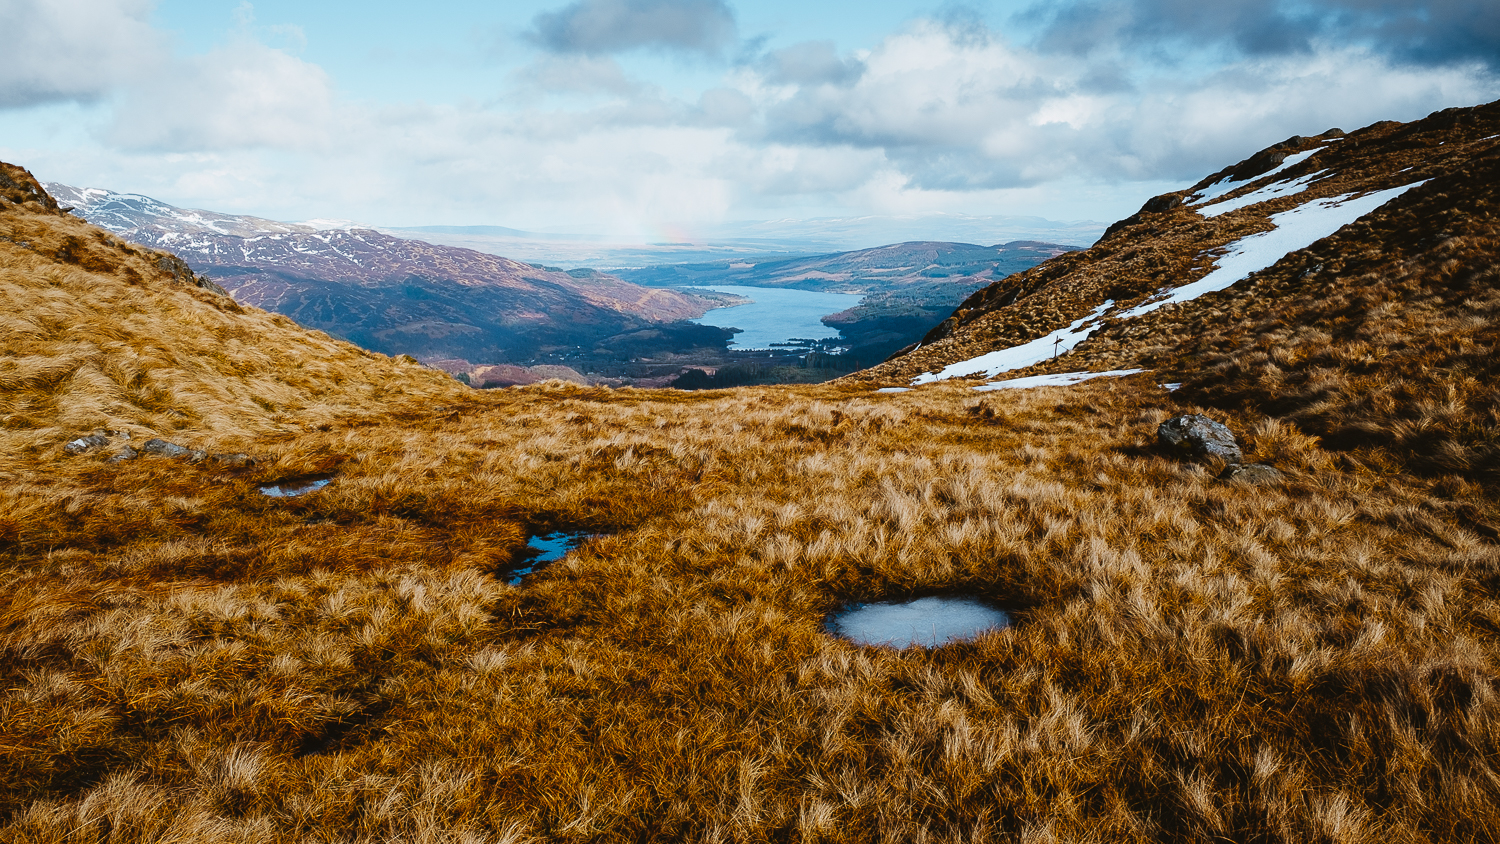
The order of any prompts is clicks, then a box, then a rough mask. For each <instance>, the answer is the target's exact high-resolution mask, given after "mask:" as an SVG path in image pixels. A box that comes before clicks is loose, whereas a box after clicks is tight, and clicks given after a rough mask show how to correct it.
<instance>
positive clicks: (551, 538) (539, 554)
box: [506, 531, 599, 586]
mask: <svg viewBox="0 0 1500 844" xmlns="http://www.w3.org/2000/svg"><path fill="white" fill-rule="evenodd" d="M598 535H599V534H597V533H564V532H561V531H558V532H556V533H544V534H540V535H533V536H531V537H529V538H528V539H527V540H526V547H527V549H528V550H526V551H523V552H522V553H523V554H524V555H525V563H523V564H522V565H520V566H518V567H516V568H514V569H512V570H511V572H510V575H509V576H508V577H507V578H506V582H507V583H509V584H510V585H512V586H516V585H519V584H520V582H521V579H522V578H524V577H526V575H528V574H531V573H532V572H534V571H536V570H537V569H539V568H543V567H544V566H546V565H547V564H548V563H550V562H552V561H554V560H561V559H562V558H563V557H565V556H567V554H568V552H569V551H572V550H573V549H575V548H577V547H578V546H580V545H582V544H583V543H585V542H587V541H589V540H590V539H593V538H594V537H596V536H598Z"/></svg>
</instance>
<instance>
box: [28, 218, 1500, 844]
mask: <svg viewBox="0 0 1500 844" xmlns="http://www.w3.org/2000/svg"><path fill="white" fill-rule="evenodd" d="M3 216H4V214H3V211H0V218H3ZM62 222H63V224H66V225H72V224H71V223H68V222H67V221H66V220H63V221H62ZM21 239H24V238H21ZM32 242H33V243H35V241H32ZM43 254H45V253H42V252H37V251H36V250H35V248H34V247H33V248H23V249H19V250H10V249H9V247H8V246H6V244H5V243H4V242H0V255H3V256H4V260H5V261H6V262H7V263H6V264H5V265H4V266H5V268H4V270H3V272H0V282H3V283H4V284H5V285H6V288H5V290H6V294H5V295H7V296H11V295H15V296H22V297H26V298H24V300H21V301H24V302H26V303H27V307H25V308H20V309H17V310H16V311H14V312H12V311H10V310H8V311H7V314H6V316H5V318H6V319H23V320H32V322H29V323H26V324H27V325H32V326H33V327H31V328H27V329H25V330H24V331H19V332H12V331H9V330H8V331H7V332H6V333H5V334H4V335H0V336H3V337H4V338H5V340H4V342H6V343H7V344H10V343H15V344H17V345H16V346H14V347H12V346H9V345H8V346H7V347H6V354H5V357H4V358H0V365H3V366H5V367H8V368H7V369H5V370H4V371H5V372H7V373H17V372H22V371H23V370H22V369H21V367H23V366H24V367H30V368H29V369H25V370H24V371H25V372H59V373H63V374H62V375H58V376H56V377H52V376H49V377H48V378H43V377H40V376H28V377H24V378H23V377H20V376H16V375H7V376H6V379H7V380H4V381H3V382H0V401H4V402H6V405H5V408H6V409H5V413H4V417H3V418H4V427H3V428H0V437H3V442H0V446H3V448H0V475H3V477H4V480H5V483H4V484H3V486H0V496H3V498H0V840H5V841H16V842H58V844H61V842H70V844H71V843H72V842H101V844H102V842H127V841H140V842H147V841H153V842H154V841H164V840H172V841H179V840H180V841H195V842H196V841H223V842H283V841H285V842H293V841H296V842H375V841H410V842H476V844H477V842H528V841H682V840H690V841H808V842H811V841H828V842H839V841H846V842H869V841H892V842H895V841H902V842H906V841H990V840H1001V841H1027V842H1031V841H1036V842H1040V841H1048V840H1058V841H1064V840H1066V841H1099V842H1104V841H1109V842H1114V841H1161V840H1169V841H1200V840H1214V839H1227V840H1245V841H1267V842H1271V841H1286V842H1292V841H1296V842H1301V841H1340V842H1372V841H1380V842H1382V843H1384V842H1428V841H1455V842H1456V841H1483V840H1494V839H1496V838H1500V812H1497V811H1496V809H1495V807H1496V806H1497V805H1500V718H1497V715H1500V712H1497V708H1500V695H1497V683H1496V657H1497V654H1500V642H1497V638H1496V637H1497V633H1500V600H1497V598H1500V578H1497V575H1496V572H1497V571H1500V545H1497V542H1496V533H1495V531H1494V529H1493V527H1490V526H1493V525H1495V524H1500V512H1497V510H1500V508H1497V505H1496V503H1495V502H1496V496H1495V494H1494V493H1495V486H1494V485H1493V483H1491V482H1490V481H1489V480H1488V479H1487V478H1486V477H1485V476H1483V475H1477V474H1469V473H1464V472H1461V471H1457V470H1455V471H1451V472H1448V473H1445V474H1444V473H1439V474H1436V475H1408V474H1399V473H1392V472H1390V471H1388V470H1387V469H1385V468H1383V467H1382V464H1381V463H1380V461H1379V459H1377V458H1378V456H1379V454H1380V453H1381V451H1380V449H1381V448H1383V447H1382V446H1371V445H1354V446H1350V447H1349V448H1350V449H1351V450H1348V451H1344V452H1332V451H1329V450H1327V449H1326V448H1325V446H1324V444H1323V443H1322V442H1320V441H1319V439H1317V438H1316V437H1314V436H1312V435H1310V434H1309V433H1307V432H1306V431H1305V430H1304V429H1302V428H1301V427H1299V425H1298V424H1297V423H1296V422H1295V421H1288V420H1287V419H1285V418H1278V417H1276V416H1274V415H1268V414H1266V413H1264V412H1262V411H1260V410H1258V409H1257V408H1256V407H1255V406H1253V405H1246V406H1244V407H1239V408H1235V409H1233V410H1232V411H1230V412H1228V413H1217V415H1220V416H1222V417H1224V418H1226V419H1227V420H1228V421H1229V422H1230V423H1231V425H1232V426H1233V427H1235V429H1236V430H1239V431H1241V432H1242V433H1243V434H1244V437H1243V439H1244V441H1245V444H1246V446H1247V451H1248V454H1249V457H1250V458H1251V459H1256V460H1266V461H1269V462H1273V463H1274V464H1275V465H1277V466H1278V467H1279V468H1281V469H1282V470H1283V471H1284V472H1285V473H1286V474H1287V479H1286V480H1285V481H1283V482H1282V483H1280V484H1276V485H1271V486H1260V487H1251V486H1246V485H1241V484H1235V483H1223V482H1218V481H1215V480H1214V474H1215V472H1214V467H1201V466H1196V465H1193V464H1186V463H1182V462H1178V461H1176V460H1173V459H1169V458H1167V457H1164V456H1162V455H1160V454H1158V453H1157V452H1156V451H1155V450H1154V448H1153V446H1152V440H1153V435H1154V430H1155V427H1156V425H1157V424H1158V423H1160V422H1161V421H1162V420H1164V419H1165V418H1167V417H1168V416H1169V415H1172V414H1175V413H1179V412H1184V411H1193V410H1199V409H1201V408H1198V407H1196V406H1193V405H1191V404H1188V403H1187V402H1186V401H1184V400H1183V399H1182V398H1180V396H1181V395H1182V394H1181V393H1179V394H1169V393H1166V392H1164V391H1162V390H1159V389H1157V388H1155V387H1154V385H1153V382H1152V380H1151V379H1152V376H1151V375H1141V376H1135V377H1133V378H1128V379H1123V380H1116V381H1111V382H1103V381H1094V382H1089V383H1087V384H1084V385H1080V386H1077V387H1073V388H1066V389H1062V388H1049V389H1039V390H1031V391H1018V392H1003V393H991V394H985V396H984V397H983V398H982V399H981V398H979V396H978V395H977V394H975V393H972V392H970V391H968V390H966V389H964V388H963V387H962V386H961V385H955V384H942V385H936V386H932V387H927V388H923V389H922V390H919V391H915V392H909V393H903V394H884V395H883V394H875V393H872V392H870V391H869V389H868V388H867V387H862V386H857V385H823V386H816V387H782V388H746V389H740V390H734V391H719V392H705V393H672V392H650V391H639V390H618V391H611V390H606V389H585V388H579V387H574V386H568V385H561V384H557V383H552V384H546V385H541V386H538V387H531V388H525V389H520V390H507V391H492V392H477V391H472V392H471V391H459V390H457V389H456V388H455V387H454V386H451V382H446V381H443V380H442V379H443V376H440V375H436V374H432V373H428V372H426V371H425V370H422V369H420V368H418V367H415V366H409V365H405V364H400V363H397V362H392V361H389V360H386V359H382V358H378V357H374V356H367V355H363V354H361V353H359V352H357V351H356V350H353V349H351V348H350V347H348V346H345V345H342V344H338V343H334V342H332V341H328V340H326V339H325V338H322V337H320V336H319V335H315V334H308V333H303V332H298V331H297V330H296V329H295V328H293V327H291V326H288V325H286V324H284V323H282V322H280V321H278V320H276V319H275V318H272V317H268V316H265V315H263V314H260V313H258V312H247V313H244V314H238V313H234V308H233V306H232V305H231V304H230V303H226V302H224V301H223V300H221V299H220V298H218V297H216V296H214V295H213V294H211V293H208V292H203V291H201V290H199V289H198V288H195V287H189V286H187V285H185V284H183V283H182V282H180V281H178V280H176V279H173V280H171V281H168V280H167V279H164V278H161V277H159V276H157V277H152V276H147V275H146V274H145V272H144V271H142V270H138V272H139V273H140V275H141V279H140V280H139V281H136V282H132V281H131V279H130V278H129V276H128V274H126V273H124V272H123V271H119V272H110V271H106V270H104V269H101V270H98V271H88V270H86V269H82V268H78V267H76V266H74V265H71V264H69V265H67V266H61V264H63V263H66V262H63V261H60V260H59V261H51V262H49V261H45V260H41V259H40V258H37V257H35V256H38V255H43ZM28 262H30V263H28ZM91 303H95V304H91ZM131 309H135V310H134V311H132V310H131ZM33 311H34V312H35V313H36V314H38V315H48V314H50V316H47V317H46V318H45V319H44V318H43V317H42V316H34V315H33V314H32V312H33ZM132 313H133V314H134V316H132ZM17 314H19V316H17ZM108 314H113V315H115V317H117V318H116V319H110V318H108ZM49 320H50V321H49ZM235 325H239V326H247V327H248V328H247V329H246V330H247V331H248V334H246V335H245V336H244V337H243V339H241V340H240V342H241V343H242V344H243V346H244V348H243V349H241V350H240V352H238V353H236V354H233V355H226V354H223V353H222V349H223V348H224V347H225V346H227V345H228V342H229V340H230V339H233V337H232V335H231V334H230V333H229V332H230V331H231V329H232V326H235ZM188 326H191V327H188ZM215 332H220V333H215ZM13 348H14V349H17V350H20V349H25V350H27V351H26V352H25V353H24V354H22V353H20V352H19V351H12V349H13ZM84 348H88V349H92V351H90V352H88V354H84V353H83V352H82V351H80V350H81V349H84ZM242 360H243V361H249V362H248V363H243V364H242V363H240V361H242ZM28 361H30V362H29V363H28ZM133 361H134V362H135V363H132V362H133ZM141 361H145V362H144V363H142V362H141ZM75 362H76V365H75ZM299 365H300V368H299ZM128 366H136V367H138V369H136V370H133V371H134V372H135V373H136V374H135V375H132V376H130V377H129V378H126V377H124V375H123V374H122V373H126V372H129V371H132V370H128V369H126V368H125V367H128ZM237 366H243V367H245V368H244V369H243V370H241V369H236V368H235V367H237ZM70 367H71V368H70ZM79 373H83V374H82V375H80V374H79ZM319 373H321V374H319ZM49 378H51V380H49ZM145 385H151V386H150V389H147V388H146V386H145ZM318 391H322V392H321V393H320V392H318ZM257 399H260V400H263V401H264V402H265V403H268V404H270V405H271V406H270V407H266V406H264V405H263V404H262V403H261V401H257ZM80 408H81V409H80ZM172 410H178V411H179V412H180V413H182V414H184V415H185V417H186V419H185V420H184V421H183V425H182V426H181V427H177V422H176V421H174V420H179V417H178V415H177V414H174V413H172V412H171V411H172ZM1350 412H1351V413H1352V414H1357V413H1358V412H1359V411H1358V409H1357V408H1355V409H1353V410H1351V411H1350ZM90 414H93V415H90ZM130 426H135V427H134V428H131V430H135V431H137V432H139V434H142V435H144V434H147V433H154V434H159V435H169V434H170V435H172V436H176V437H178V438H179V439H184V440H188V441H191V443H192V444H199V445H203V446H204V447H209V448H216V449H220V450H227V449H228V448H231V447H232V448H236V449H241V450H244V451H248V452H251V453H253V454H257V455H261V456H263V458H264V459H262V460H261V461H260V462H258V463H257V464H255V465H254V466H252V467H250V468H248V469H241V470H235V471H230V470H228V469H225V468H223V467H222V466H219V465H218V464H214V463H212V462H207V461H205V462H202V463H198V464H188V463H185V462H181V461H176V460H171V459H167V458H164V457H154V456H147V457H141V458H139V459H136V460H131V461H126V462H120V463H111V462H108V460H107V457H106V456H105V455H102V454H86V455H78V456H65V455H63V454H62V452H61V449H60V444H61V442H62V441H63V440H64V439H65V438H66V437H68V436H70V435H73V434H75V433H76V432H77V430H76V429H77V428H91V427H113V428H129V427H130ZM328 473H333V474H334V481H333V483H332V484H331V485H330V486H328V487H327V488H326V489H323V490H322V491H320V492H317V493H314V494H311V495H307V496H305V497H299V498H290V499H279V500H278V499H271V498H267V497H265V496H262V495H260V494H259V493H258V492H257V491H256V488H255V484H256V483H258V482H265V481H271V480H278V479H283V478H292V477H304V476H309V475H314V474H328ZM554 529H576V530H585V531H589V532H593V533H596V534H598V536H596V537H595V538H594V539H592V540H590V541H589V542H588V543H586V544H585V545H584V546H583V547H582V548H581V549H580V550H579V551H577V552H575V553H574V554H572V555H570V556H569V557H567V558H566V559H564V560H563V561H561V562H559V563H556V564H554V565H552V566H551V567H549V568H544V569H542V570H540V571H539V572H537V573H536V574H534V575H532V576H530V577H529V578H528V579H526V580H525V581H523V582H522V583H521V584H520V585H519V586H512V585H510V584H508V583H507V582H506V579H505V577H504V576H503V575H505V574H506V573H508V572H509V571H510V569H511V568H512V567H513V566H514V565H515V563H516V559H517V552H518V550H519V549H520V547H521V545H522V544H523V543H524V541H525V536H526V534H527V533H528V532H542V531H549V530H554ZM943 593H965V594H977V595H980V596H983V597H986V598H990V599H992V600H994V601H996V602H999V603H1001V604H1003V605H1005V606H1007V607H1009V608H1011V609H1013V610H1014V611H1015V617H1016V619H1017V623H1016V624H1015V626H1013V627H1011V628H1009V629H1007V630H1004V631H1000V632H995V633H991V634H988V635H986V636H984V637H982V638H980V639H978V640H975V641H973V642H970V643H966V644H958V645H951V646H948V647H945V648H941V649H936V650H931V651H924V650H915V651H905V652H898V651H893V650H887V649H879V648H864V647H859V646H856V645H853V644H850V643H847V642H844V641H842V640H838V639H835V638H833V637H830V636H829V635H827V634H826V633H825V632H824V628H823V622H824V619H825V618H826V616H827V614H828V613H829V612H830V611H832V610H834V609H835V608H836V607H838V606H839V605H840V604H841V603H842V602H843V601H846V600H849V599H860V600H869V599H879V598H885V597H891V598H895V597H905V596H915V595H924V594H943Z"/></svg>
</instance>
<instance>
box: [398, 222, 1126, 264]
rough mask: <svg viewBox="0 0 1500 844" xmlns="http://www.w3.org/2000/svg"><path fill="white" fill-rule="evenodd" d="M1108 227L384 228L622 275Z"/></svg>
mask: <svg viewBox="0 0 1500 844" xmlns="http://www.w3.org/2000/svg"><path fill="white" fill-rule="evenodd" d="M1104 228H1105V224H1104V223H1099V222H1094V221H1092V220H1082V221H1074V222H1059V221H1056V220H1047V219H1044V218H1041V217H980V216H968V215H962V214H927V215H921V216H905V217H895V216H859V217H821V218H814V219H783V220H755V221H736V222H727V223H715V224H711V225H674V226H667V227H664V228H663V229H662V231H660V232H659V233H658V234H657V236H656V237H653V238H644V239H643V238H640V237H634V238H625V237H620V236H618V235H612V234H609V233H607V232H604V231H589V230H583V229H571V230H567V231H564V230H561V229H559V230H557V231H522V230H519V229H510V228H504V227H502V226H420V227H415V228H387V227H382V228H380V231H383V232H385V233H387V234H391V235H395V236H397V237H414V238H418V239H420V240H426V241H429V242H431V243H441V244H445V245H449V246H462V247H465V248H467V249H476V250H478V251H480V252H489V253H492V254H496V255H505V256H508V257H511V258H517V259H520V260H524V261H534V262H542V263H547V264H550V265H555V266H559V267H563V268H574V267H596V268H600V269H607V270H609V271H610V272H614V271H616V270H619V269H627V268H628V269H640V268H643V267H650V266H655V265H662V264H695V263H709V262H714V261H719V260H748V261H764V260H772V259H779V258H795V257H801V256H812V255H828V254H832V253H836V252H848V251H851V250H864V249H869V248H872V247H875V246H877V245H880V244H888V243H903V242H913V241H924V242H954V241H961V242H965V243H1006V242H1010V241H1018V240H1024V241H1038V242H1044V243H1066V244H1073V245H1075V246H1077V247H1078V248H1082V247H1083V246H1085V245H1087V244H1090V243H1093V242H1094V241H1096V240H1098V239H1099V235H1101V234H1103V233H1104Z"/></svg>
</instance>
